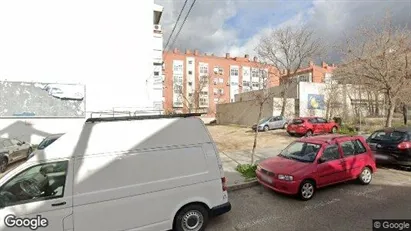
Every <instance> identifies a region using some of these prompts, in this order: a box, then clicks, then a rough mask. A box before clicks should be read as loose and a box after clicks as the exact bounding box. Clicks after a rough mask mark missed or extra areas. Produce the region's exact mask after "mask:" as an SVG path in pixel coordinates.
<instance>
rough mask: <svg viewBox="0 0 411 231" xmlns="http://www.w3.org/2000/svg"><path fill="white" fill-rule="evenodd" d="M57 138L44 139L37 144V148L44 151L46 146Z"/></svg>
mask: <svg viewBox="0 0 411 231" xmlns="http://www.w3.org/2000/svg"><path fill="white" fill-rule="evenodd" d="M56 140H57V138H46V139H44V140H43V141H41V143H40V144H39V146H38V148H37V149H39V150H42V149H45V148H46V147H47V146H49V145H50V144H52V143H53V142H54V141H56Z"/></svg>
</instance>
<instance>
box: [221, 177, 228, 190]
mask: <svg viewBox="0 0 411 231" xmlns="http://www.w3.org/2000/svg"><path fill="white" fill-rule="evenodd" d="M221 184H222V185H223V191H227V178H225V177H223V178H221Z"/></svg>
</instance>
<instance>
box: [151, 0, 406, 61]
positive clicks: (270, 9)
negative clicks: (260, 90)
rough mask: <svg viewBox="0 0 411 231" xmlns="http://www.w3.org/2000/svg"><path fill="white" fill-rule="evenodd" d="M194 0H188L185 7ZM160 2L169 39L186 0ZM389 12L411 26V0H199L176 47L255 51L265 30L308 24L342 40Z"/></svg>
mask: <svg viewBox="0 0 411 231" xmlns="http://www.w3.org/2000/svg"><path fill="white" fill-rule="evenodd" d="M192 1H193V0H188V3H187V5H186V10H185V12H186V11H187V10H188V8H189V6H190V5H191V3H192ZM155 3H157V4H160V5H162V6H164V13H163V17H162V25H163V28H164V29H163V30H164V40H167V38H168V36H169V34H170V32H171V30H172V28H173V26H174V24H175V23H176V19H177V17H178V14H179V12H180V10H181V8H182V6H183V4H184V0H155ZM387 11H390V12H391V15H392V18H393V21H394V23H396V24H399V25H403V26H408V28H410V29H411V0H357V1H356V0H344V1H342V0H340V1H338V0H328V1H324V0H197V2H196V4H195V5H194V7H193V10H192V11H191V13H190V16H189V17H188V19H187V22H186V23H185V25H184V28H183V29H182V31H181V33H180V35H179V36H178V38H177V40H176V43H175V44H174V46H173V47H177V48H179V49H181V50H184V49H192V50H193V49H198V50H200V51H201V52H207V53H214V54H216V55H223V54H225V53H226V52H229V53H231V54H232V55H233V56H235V55H238V56H243V55H244V54H250V55H253V54H254V48H255V46H256V44H257V43H258V41H259V37H260V36H261V35H262V34H264V33H267V31H269V30H270V29H272V28H277V27H281V26H284V25H305V26H306V27H309V28H311V29H312V30H314V31H315V32H316V35H317V36H319V37H321V38H322V39H323V40H324V41H327V42H328V43H330V44H337V43H339V42H340V41H341V39H342V38H344V36H345V35H349V34H350V33H351V32H353V30H355V27H356V26H357V25H359V24H361V23H362V22H364V20H370V19H380V18H381V17H382V16H384V15H385V12H387ZM185 12H184V13H183V16H182V17H181V20H180V21H183V20H182V19H183V18H184V16H185ZM177 28H178V27H177ZM169 49H172V48H171V47H169ZM326 59H328V61H331V62H338V55H336V53H335V52H330V55H329V56H328V57H326Z"/></svg>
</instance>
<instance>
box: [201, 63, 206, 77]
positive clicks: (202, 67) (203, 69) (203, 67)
mask: <svg viewBox="0 0 411 231" xmlns="http://www.w3.org/2000/svg"><path fill="white" fill-rule="evenodd" d="M200 75H208V66H207V65H205V64H202V65H200Z"/></svg>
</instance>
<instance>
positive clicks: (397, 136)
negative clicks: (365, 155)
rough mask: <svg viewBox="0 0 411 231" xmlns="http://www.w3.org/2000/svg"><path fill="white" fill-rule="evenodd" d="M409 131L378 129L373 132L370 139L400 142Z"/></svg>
mask: <svg viewBox="0 0 411 231" xmlns="http://www.w3.org/2000/svg"><path fill="white" fill-rule="evenodd" d="M406 136H407V133H405V132H400V131H377V132H374V133H373V134H371V136H370V139H371V140H374V141H388V142H398V141H401V140H404V139H405V138H406Z"/></svg>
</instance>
